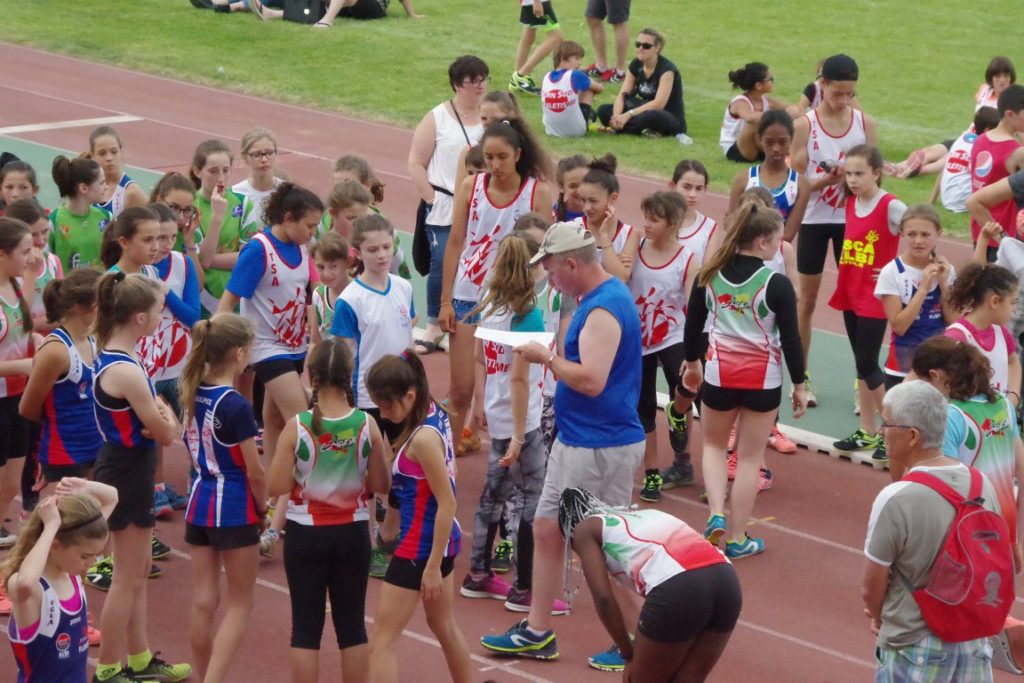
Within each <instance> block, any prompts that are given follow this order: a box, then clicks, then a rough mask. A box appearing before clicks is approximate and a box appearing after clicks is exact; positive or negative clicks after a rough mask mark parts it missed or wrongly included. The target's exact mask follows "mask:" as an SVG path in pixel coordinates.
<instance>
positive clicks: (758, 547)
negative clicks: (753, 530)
mask: <svg viewBox="0 0 1024 683" xmlns="http://www.w3.org/2000/svg"><path fill="white" fill-rule="evenodd" d="M763 552H764V539H762V538H751V537H750V536H747V535H746V534H743V542H742V543H733V542H732V541H729V542H728V543H726V544H725V556H726V557H728V558H729V559H730V560H738V559H740V558H741V557H750V556H751V555H759V554H761V553H763Z"/></svg>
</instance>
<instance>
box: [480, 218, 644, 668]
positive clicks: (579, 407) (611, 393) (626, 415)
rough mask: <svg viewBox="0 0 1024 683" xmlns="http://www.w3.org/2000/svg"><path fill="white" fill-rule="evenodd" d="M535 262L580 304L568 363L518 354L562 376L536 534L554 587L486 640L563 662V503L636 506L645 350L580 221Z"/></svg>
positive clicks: (558, 228)
mask: <svg viewBox="0 0 1024 683" xmlns="http://www.w3.org/2000/svg"><path fill="white" fill-rule="evenodd" d="M530 264H531V265H536V264H542V265H543V266H544V268H545V270H547V272H548V278H549V281H550V283H551V285H552V286H553V287H555V288H556V289H557V290H559V291H560V292H561V293H562V294H563V295H564V296H567V297H573V298H576V299H578V300H579V303H578V304H577V307H576V312H575V313H574V314H573V317H572V322H571V323H570V324H569V329H568V331H567V333H566V338H565V356H559V355H558V354H557V352H556V351H552V350H551V349H549V348H548V347H546V346H544V345H542V344H538V343H529V344H525V345H523V346H519V347H517V348H516V349H515V353H518V354H521V355H522V356H523V357H524V358H525V359H527V360H528V361H530V362H531V363H541V364H543V365H545V366H547V367H548V368H549V369H550V370H551V371H552V372H553V373H554V374H555V376H557V377H558V386H557V388H556V390H555V423H556V424H557V426H558V436H557V438H556V440H555V443H554V445H553V446H552V448H551V455H550V457H549V459H548V470H547V475H546V477H545V479H544V489H543V491H542V492H541V495H540V500H539V502H538V504H537V512H536V517H535V521H534V526H533V533H534V544H535V547H534V559H533V575H534V576H535V577H545V578H546V579H547V580H539V581H535V582H534V585H533V602H532V605H531V607H530V616H529V618H528V619H527V620H524V621H522V622H520V623H519V624H516V625H515V626H513V627H512V628H511V629H509V631H508V632H506V633H505V634H502V635H498V636H485V637H484V638H482V639H481V640H482V643H483V645H484V647H486V648H488V649H489V650H492V651H494V652H499V653H502V654H515V655H521V656H524V657H533V658H537V659H554V658H555V657H557V656H558V647H557V643H556V641H555V632H554V631H553V630H552V629H551V628H550V623H549V622H550V621H551V614H550V610H551V604H552V601H553V600H554V598H555V596H556V594H557V592H558V588H559V587H560V586H559V582H558V581H556V580H552V579H554V577H559V576H562V575H563V574H564V542H563V540H562V537H561V534H560V532H559V529H558V502H559V497H560V496H561V493H562V490H563V489H565V488H568V487H571V486H581V487H583V488H586V489H588V490H590V491H591V492H593V493H594V494H595V495H596V496H597V497H598V498H600V499H601V500H603V501H605V502H606V503H608V504H609V505H629V503H630V500H631V497H632V493H633V490H634V486H633V478H634V474H635V472H636V469H637V467H639V465H640V462H641V460H642V459H643V453H644V430H643V427H641V425H640V420H639V417H638V416H637V413H636V405H637V401H638V399H639V392H640V366H641V358H642V350H641V343H640V319H639V317H638V316H637V313H636V306H635V305H634V304H633V298H632V296H631V295H630V293H629V289H628V288H627V287H626V285H624V284H623V283H622V282H621V281H619V280H618V279H617V278H614V277H612V276H611V275H609V274H608V273H607V272H606V271H605V269H604V268H603V267H602V265H601V262H600V259H599V256H598V248H597V245H596V244H595V241H594V236H593V235H592V234H591V233H590V231H588V230H586V229H584V227H583V226H582V225H580V224H578V223H555V224H554V225H552V226H551V227H550V228H549V229H548V232H547V234H546V235H545V237H544V242H543V243H542V244H541V247H540V250H539V251H538V252H537V255H536V256H534V257H533V259H532V260H531V261H530Z"/></svg>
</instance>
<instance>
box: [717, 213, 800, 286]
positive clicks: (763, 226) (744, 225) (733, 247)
mask: <svg viewBox="0 0 1024 683" xmlns="http://www.w3.org/2000/svg"><path fill="white" fill-rule="evenodd" d="M780 230H782V214H780V213H779V212H778V211H776V210H775V209H768V208H765V207H763V206H761V205H760V204H759V203H757V202H746V203H745V204H742V205H741V206H740V208H739V209H737V210H736V214H735V216H734V217H732V226H731V227H730V229H729V231H728V232H727V233H726V238H725V243H724V244H723V245H722V246H721V247H720V248H719V250H718V251H717V252H715V254H714V255H713V256H712V257H711V258H710V259H709V260H708V261H706V262H705V263H704V267H703V268H701V269H700V273H699V274H698V276H697V286H698V287H707V286H708V283H709V282H711V280H712V278H714V277H715V275H716V274H717V273H718V271H720V270H721V269H722V267H723V266H724V265H725V264H726V263H728V262H729V261H730V260H731V259H732V257H733V256H735V255H736V253H737V252H738V251H739V250H740V249H746V248H747V247H749V246H751V245H752V244H753V243H754V241H755V240H757V239H759V238H761V237H768V236H771V235H773V234H775V233H776V232H777V231H780Z"/></svg>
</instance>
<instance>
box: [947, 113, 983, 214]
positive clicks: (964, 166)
mask: <svg viewBox="0 0 1024 683" xmlns="http://www.w3.org/2000/svg"><path fill="white" fill-rule="evenodd" d="M977 139H978V135H977V134H976V133H974V132H973V131H971V130H969V129H968V130H966V131H964V132H963V134H962V135H961V136H960V137H958V138H957V139H956V140H955V141H954V142H953V146H952V147H950V148H949V154H947V155H946V163H945V165H944V166H943V167H942V176H941V178H940V180H939V198H940V199H941V200H942V206H944V207H945V208H946V209H948V210H950V211H954V212H956V213H963V212H965V211H967V198H968V197H970V196H971V150H972V149H973V148H974V141H975V140H977Z"/></svg>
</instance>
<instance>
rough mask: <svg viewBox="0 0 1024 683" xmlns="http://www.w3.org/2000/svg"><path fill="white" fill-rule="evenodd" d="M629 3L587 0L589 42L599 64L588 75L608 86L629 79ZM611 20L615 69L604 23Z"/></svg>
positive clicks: (585, 12) (586, 14) (596, 63)
mask: <svg viewBox="0 0 1024 683" xmlns="http://www.w3.org/2000/svg"><path fill="white" fill-rule="evenodd" d="M629 4H630V0H587V9H586V11H584V13H583V15H584V16H585V17H586V18H587V26H589V27H590V41H591V42H592V43H593V44H594V54H595V56H596V57H597V61H595V62H594V63H593V64H591V65H590V66H588V67H587V75H588V76H590V77H592V78H597V79H599V80H601V81H603V82H605V83H618V82H619V81H621V80H623V79H624V78H625V77H626V72H625V71H623V69H624V68H625V66H626V53H627V52H628V51H629ZM606 20H607V21H608V23H609V24H611V26H612V31H613V32H614V34H615V68H614V69H612V68H610V67H609V66H608V41H607V40H606V36H605V32H604V22H605V21H606Z"/></svg>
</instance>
